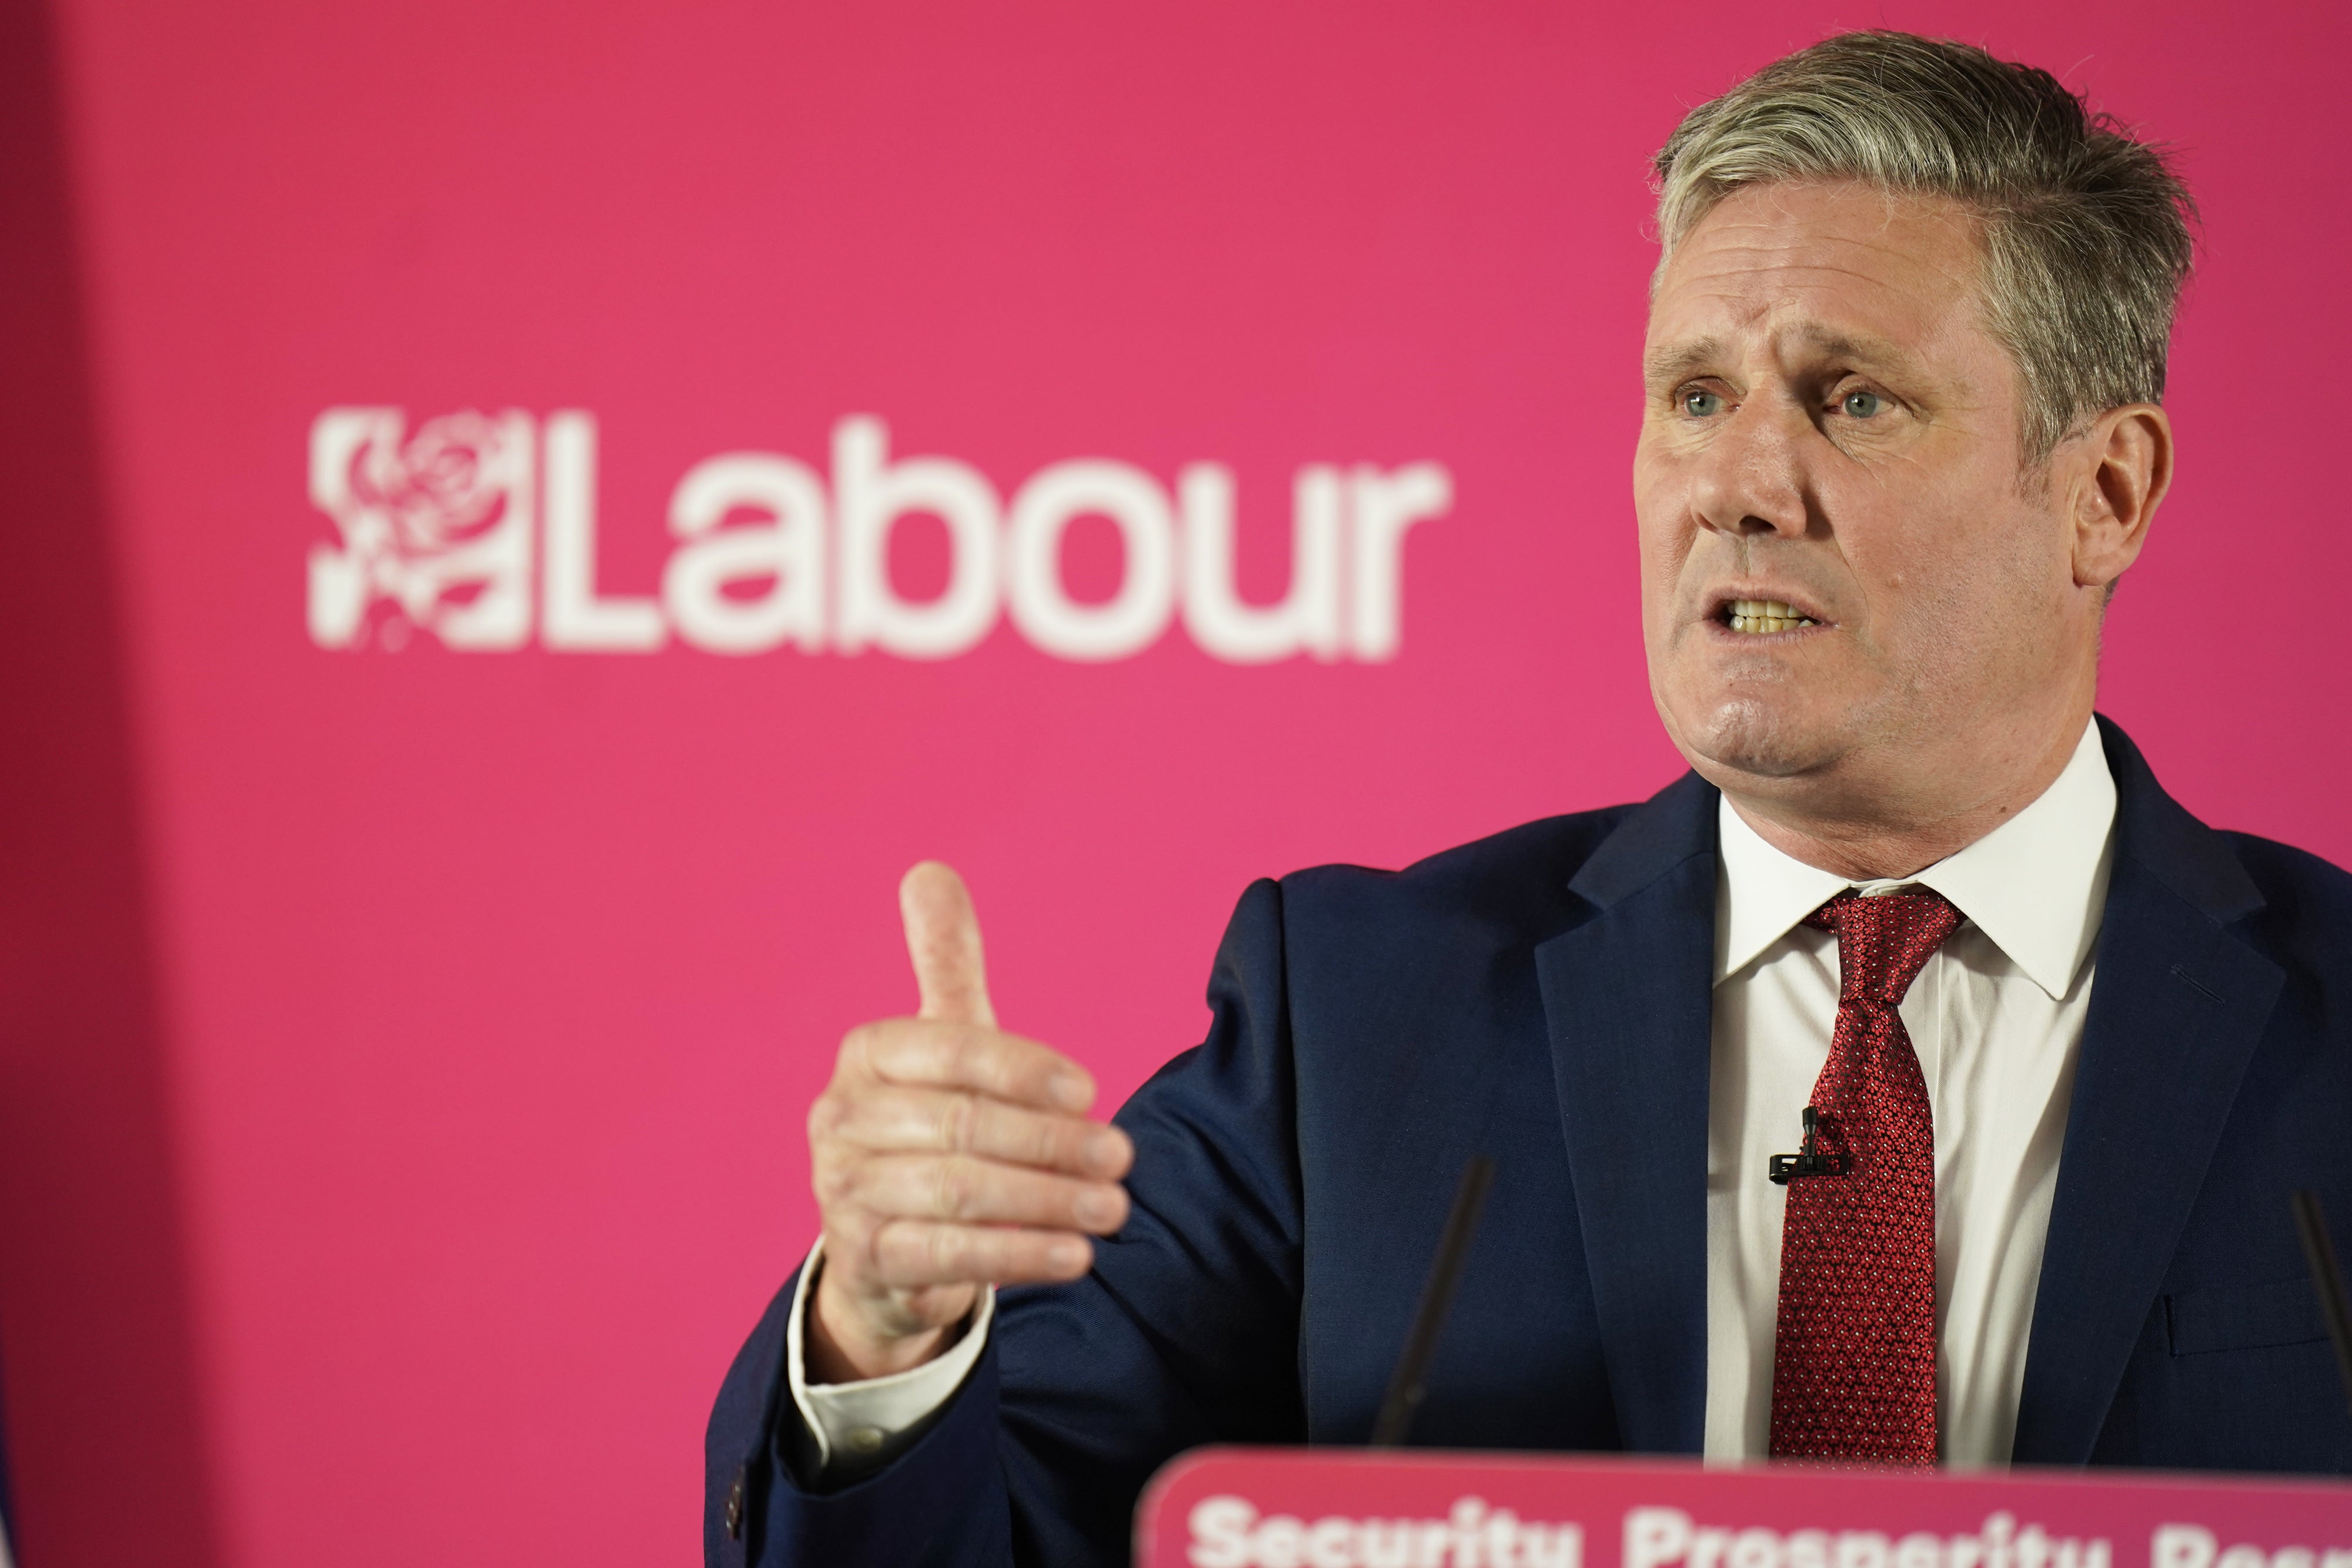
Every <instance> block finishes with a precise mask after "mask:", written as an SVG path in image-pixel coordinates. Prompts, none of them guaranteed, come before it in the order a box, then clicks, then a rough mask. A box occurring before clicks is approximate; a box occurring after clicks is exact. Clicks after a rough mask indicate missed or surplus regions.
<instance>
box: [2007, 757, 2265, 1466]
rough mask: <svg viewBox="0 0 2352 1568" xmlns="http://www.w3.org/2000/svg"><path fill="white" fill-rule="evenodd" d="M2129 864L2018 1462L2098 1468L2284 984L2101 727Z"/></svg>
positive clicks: (2217, 865) (2146, 776)
mask: <svg viewBox="0 0 2352 1568" xmlns="http://www.w3.org/2000/svg"><path fill="white" fill-rule="evenodd" d="M2099 723H2100V727H2101V729H2102V731H2103V734H2104V738H2105V742H2106V750H2107V761H2108V765H2109V767H2110V768H2111V769H2112V770H2113V772H2114V774H2115V779H2116V861H2115V872H2114V875H2113V877H2112V879H2111V881H2110V882H2109V884H2108V890H2107V904H2106V910H2105V915H2104V918H2103V922H2102V925H2101V927H2100V933H2099V956H2098V966H2099V967H2098V976H2097V978H2096V980H2095V982H2094V983H2093V987H2092V991H2091V1009H2090V1017H2089V1019H2088V1020H2087V1021H2086V1022H2085V1024H2084V1030H2083V1043H2082V1051H2081V1055H2080V1057H2079V1059H2078V1062H2077V1066H2076V1069H2075V1076H2074V1102H2073V1105H2072V1107H2071V1109H2070V1111H2069V1113H2068V1115H2067V1121H2066V1143H2065V1148H2064V1151H2063V1154H2062V1155H2060V1157H2059V1164H2058V1189H2057V1193H2056V1196H2055V1197H2054V1199H2053V1205H2052V1208H2051V1215H2050V1232H2049V1240H2048V1243H2047V1246H2046V1248H2045V1250H2044V1252H2043V1254H2042V1277H2041V1282H2040V1286H2039V1289H2038V1291H2037V1292H2036V1295H2035V1299H2034V1307H2033V1328H2032V1337H2031V1339H2030V1341H2029V1347H2030V1348H2029V1350H2028V1352H2027V1355H2026V1364H2025V1380H2024V1385H2023V1388H2022V1390H2021V1396H2020V1398H2019V1402H2018V1413H2017V1440H2016V1444H2015V1448H2014V1449H2013V1457H2014V1458H2015V1459H2016V1460H2017V1462H2019V1463H2021V1464H2025V1463H2041V1464H2082V1463H2084V1462H2085V1461H2086V1460H2088V1459H2089V1458H2090V1457H2091V1451H2092V1447H2093V1445H2094V1444H2095V1442H2096V1441H2097V1439H2098V1435H2099V1429H2100V1427H2101V1426H2102V1425H2103V1424H2104V1423H2105V1419H2106V1413H2107V1408H2108V1406H2109V1405H2110V1404H2112V1403H2113V1401H2114V1398H2115V1394H2116V1387H2117V1386H2118V1385H2120V1383H2121V1381H2122V1378H2123V1372H2124V1366H2125V1364H2126V1362H2127V1361H2128V1360H2129V1359H2130V1356H2131V1352H2132V1347H2133V1345H2134V1343H2136V1342H2137V1339H2138V1338H2139V1334H2140V1332H2141V1329H2142V1327H2143V1325H2144V1324H2145V1323H2146V1322H2147V1314H2148V1312H2149V1309H2150V1308H2151V1307H2152V1306H2153V1304H2154V1303H2155V1301H2156V1298H2157V1295H2158V1292H2159V1291H2160V1290H2161V1288H2162V1284H2163V1280H2164V1274H2165V1270H2166V1269H2167V1268H2168V1265H2169V1264H2170V1262H2171V1260H2172V1254H2173V1249H2174V1248H2175V1247H2176V1246H2177V1245H2178V1243H2179V1238H2180V1234H2181V1230H2182V1228H2183V1227H2184V1226H2185V1225H2186V1224H2187V1222H2188V1218H2189V1209H2190V1208H2191V1207H2192V1206H2193V1205H2194V1204H2195V1203H2196V1201H2197V1194H2198V1191H2199V1189H2200V1187H2201V1186H2203V1183H2204V1179H2205V1171H2206V1167H2207V1166H2208V1164H2209V1163H2210V1160H2211V1158H2212V1154H2213V1149H2214V1146H2215V1145H2217V1144H2218V1143H2219V1142H2220V1140H2221V1130H2222V1126H2223V1124H2225V1123H2226V1122H2227V1121H2228V1120H2229V1116H2230V1108H2231V1102H2232V1101H2233V1100H2234V1098H2235V1097H2236V1094H2237V1090H2238V1083H2239V1081H2240V1080H2241V1078H2242V1076H2243V1075H2244V1072H2245V1069H2246V1063H2247V1061H2248V1059H2249V1058H2250V1057H2252V1054H2253V1051H2254V1047H2255V1045H2256V1044H2257V1042H2258V1041H2259V1040H2261V1038H2262V1033H2263V1027H2264V1025H2265V1023H2266V1022H2267V1020H2268V1019H2269V1017H2270V1011H2271V1006H2272V1004H2273V1002H2274V1001H2275V1000H2276V999H2277V997H2278V993H2279V988H2280V986H2281V985H2282V983H2283V981H2284V976H2283V975H2282V974H2281V972H2280V970H2279V968H2278V967H2277V966H2276V965H2274V964H2273V963H2271V962H2270V961H2269V960H2268V959H2266V958H2264V957H2263V956H2261V955H2259V954H2257V953H2255V952H2254V951H2252V949H2251V948H2249V947H2247V946H2245V945H2244V944H2243V943H2242V942H2240V941H2239V940H2238V939H2237V938H2236V937H2235V936H2232V935H2231V933H2230V931H2229V929H2228V927H2229V925H2231V923H2232V922H2234V921H2236V920H2239V919H2242V918H2243V917H2244V916H2245V915H2249V914H2252V912H2253V911H2255V910H2257V909H2259V908H2261V907H2262V902H2263V901H2262V896H2261V894H2259V893H2258V892H2257V891H2256V890H2255V888H2254V886H2253V883H2252V881H2251V880H2250V879H2249V878H2248V877H2247V876H2246V874H2245V872H2244V871H2243V869H2242V868H2241V867H2240V866H2239V864H2238V862H2237V859H2236V857H2235V856H2234V855H2233V854H2232V853H2231V851H2230V848H2229V845H2228V843H2227V841H2225V840H2223V839H2222V838H2221V835H2220V834H2218V833H2216V832H2214V831H2212V830H2211V829H2210V828H2208V827H2206V826H2205V825H2204V824H2203V823H2201V822H2200V821H2197V820H2196V819H2195V818H2193V817H2191V816H2190V815H2189V813H2188V812H2187V811H2185V810H2182V809H2181V808H2180V806H2179V804H2178V803H2177V802H2175V801H2174V800H2172V798H2171V797H2170V796H2168V795H2167V794H2165V793H2164V791H2163V789H2160V788H2159V787H2158V784H2157V782H2156V779H2155V778H2154V776H2153V775H2152V774H2151V773H2150V772H2149V771H2148V768H2147V763H2146V762H2145V761H2144V760H2143V759H2142V758H2141V757H2140V755H2139V752H2138V750H2137V747H2134V746H2133V745H2132V744H2131V742H2130V741H2129V740H2128V739H2126V737H2124V734H2123V732H2122V731H2121V730H2119V729H2117V728H2116V727H2115V726H2113V725H2112V724H2109V723H2108V722H2107V721H2106V720H2105V719H2104V718H2103V719H2101V720H2100V721H2099Z"/></svg>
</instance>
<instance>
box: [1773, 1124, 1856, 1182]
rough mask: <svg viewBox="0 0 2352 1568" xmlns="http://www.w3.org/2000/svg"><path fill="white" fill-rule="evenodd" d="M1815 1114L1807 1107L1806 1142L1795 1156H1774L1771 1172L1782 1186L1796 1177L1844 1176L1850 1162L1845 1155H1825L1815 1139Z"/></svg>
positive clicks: (1800, 1146)
mask: <svg viewBox="0 0 2352 1568" xmlns="http://www.w3.org/2000/svg"><path fill="white" fill-rule="evenodd" d="M1814 1120H1815V1117H1814V1112H1813V1108H1812V1107H1811V1105H1808V1106H1806V1107H1805V1141H1804V1142H1803V1143H1802V1144H1801V1145H1799V1146H1798V1147H1799V1152H1798V1153H1796V1154H1793V1155H1773V1156H1772V1163H1771V1165H1770V1166H1769V1167H1768V1168H1769V1172H1770V1175H1771V1177H1772V1179H1773V1180H1774V1181H1775V1182H1777V1183H1778V1184H1780V1186H1788V1185H1789V1183H1790V1180H1791V1179H1792V1178H1794V1177H1796V1176H1843V1175H1845V1173H1846V1171H1847V1169H1848V1167H1849V1166H1850V1165H1851V1163H1852V1162H1850V1161H1849V1160H1848V1159H1847V1158H1846V1156H1845V1155H1833V1154H1824V1153H1822V1149H1821V1145H1820V1144H1819V1142H1818V1141H1817V1140H1816V1139H1815V1137H1814Z"/></svg>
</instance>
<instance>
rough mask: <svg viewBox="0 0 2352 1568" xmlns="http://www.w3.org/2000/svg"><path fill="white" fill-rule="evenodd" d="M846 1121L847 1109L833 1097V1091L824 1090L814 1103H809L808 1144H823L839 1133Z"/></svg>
mask: <svg viewBox="0 0 2352 1568" xmlns="http://www.w3.org/2000/svg"><path fill="white" fill-rule="evenodd" d="M848 1119H849V1113H848V1108H847V1107H846V1106H845V1105H844V1104H843V1103H841V1101H840V1100H839V1099H838V1098H837V1097H835V1094H834V1092H833V1091H831V1090H830V1089H828V1090H826V1091H825V1092H824V1093H822V1094H820V1095H818V1096H817V1097H816V1098H815V1099H814V1101H812V1102H810V1104H809V1113H808V1135H809V1142H810V1143H812V1144H821V1143H824V1141H826V1140H827V1139H829V1138H831V1137H833V1136H834V1135H835V1134H837V1133H839V1132H840V1131H841V1127H842V1124H843V1123H844V1122H845V1121H847V1120H848Z"/></svg>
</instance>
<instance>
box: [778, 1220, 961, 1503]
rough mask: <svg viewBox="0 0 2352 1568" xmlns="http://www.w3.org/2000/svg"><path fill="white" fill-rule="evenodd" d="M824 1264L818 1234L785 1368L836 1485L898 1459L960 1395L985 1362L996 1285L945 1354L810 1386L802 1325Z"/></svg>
mask: <svg viewBox="0 0 2352 1568" xmlns="http://www.w3.org/2000/svg"><path fill="white" fill-rule="evenodd" d="M823 1264H824V1239H822V1238H820V1239H818V1241H817V1244H816V1245H815V1246H814V1247H812V1248H810V1249H809V1255H808V1261H807V1262H805V1263H803V1264H802V1265H801V1276H800V1282H799V1283H798V1284H796V1285H795V1286H793V1306H792V1312H791V1314H790V1316H789V1317H788V1318H787V1320H786V1324H787V1326H786V1328H785V1330H784V1366H785V1369H786V1372H785V1375H786V1377H787V1378H788V1380H789V1381H790V1382H791V1385H792V1390H793V1406H794V1407H796V1408H797V1409H798V1410H799V1411H800V1414H801V1422H802V1424H803V1426H804V1427H807V1429H808V1433H809V1436H810V1437H813V1438H814V1439H815V1443H816V1458H817V1474H818V1477H819V1479H822V1480H823V1481H824V1482H825V1483H826V1484H828V1485H837V1484H840V1483H842V1482H845V1481H850V1480H856V1479H861V1478H863V1477H865V1476H868V1475H871V1474H873V1473H874V1472H875V1471H877V1470H878V1469H882V1468H883V1467H884V1466H886V1465H887V1464H888V1463H889V1462H890V1461H891V1460H892V1459H895V1458H898V1455H899V1454H900V1453H902V1452H903V1451H905V1450H906V1449H907V1448H908V1447H909V1446H911V1445H912V1444H913V1442H914V1440H915V1439H916V1438H917V1437H920V1436H921V1435H922V1431H923V1428H924V1427H925V1426H927V1425H928V1424H929V1420H930V1418H931V1417H932V1416H936V1415H938V1414H939V1413H940V1411H941V1410H943V1409H945V1408H946V1407H947V1404H948V1401H949V1400H950V1399H953V1398H954V1397H955V1395H956V1390H957V1389H959V1388H961V1387H962V1386H963V1380H964V1379H965V1378H966V1377H968V1376H970V1375H971V1369H972V1368H973V1367H975V1366H977V1365H979V1364H980V1353H981V1351H982V1348H984V1347H985V1346H986V1345H987V1343H988V1324H989V1321H990V1320H991V1319H992V1318H993V1317H994V1316H995V1315H996V1288H995V1287H994V1286H992V1285H990V1286H984V1287H982V1290H981V1292H980V1301H979V1304H978V1305H976V1306H975V1307H974V1308H973V1309H972V1314H971V1326H970V1327H968V1328H966V1329H965V1330H964V1332H963V1337H962V1338H961V1339H959V1340H957V1341H956V1343H954V1344H952V1345H950V1346H949V1347H948V1349H947V1351H946V1353H945V1354H941V1355H939V1356H936V1357H934V1358H933V1359H931V1360H929V1361H927V1362H925V1363H923V1364H922V1365H920V1366H910V1367H908V1369H907V1370H906V1371H904V1372H894V1373H892V1374H890V1375H888V1376H887V1377H869V1378H866V1380H865V1381H864V1382H861V1383H824V1384H816V1385H812V1384H811V1383H810V1382H809V1380H808V1357H807V1354H806V1348H805V1340H806V1329H805V1327H804V1325H805V1324H806V1323H807V1322H808V1300H809V1291H810V1287H811V1286H812V1285H813V1284H814V1282H815V1281H816V1277H817V1270H818V1269H819V1268H820V1267H822V1266H823Z"/></svg>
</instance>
